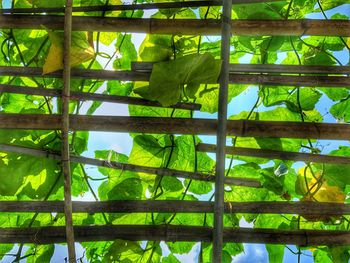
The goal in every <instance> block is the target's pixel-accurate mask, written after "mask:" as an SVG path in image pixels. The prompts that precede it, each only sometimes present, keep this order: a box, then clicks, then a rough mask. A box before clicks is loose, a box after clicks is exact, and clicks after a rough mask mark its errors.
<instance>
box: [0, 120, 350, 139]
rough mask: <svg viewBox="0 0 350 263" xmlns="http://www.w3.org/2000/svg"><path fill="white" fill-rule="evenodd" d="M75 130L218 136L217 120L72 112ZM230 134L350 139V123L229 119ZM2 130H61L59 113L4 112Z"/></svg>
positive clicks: (1, 122)
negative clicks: (87, 114)
mask: <svg viewBox="0 0 350 263" xmlns="http://www.w3.org/2000/svg"><path fill="white" fill-rule="evenodd" d="M70 121H71V125H70V128H71V130H73V131H105V132H128V133H129V132H135V133H156V134H201V135H215V134H216V129H217V121H216V120H213V119H190V118H154V117H115V116H83V115H71V116H70ZM227 125H228V126H227V127H228V128H227V135H229V136H239V137H270V138H304V139H306V138H313V139H325V140H348V139H349V137H350V125H349V124H333V123H314V122H288V121H284V122H283V121H252V120H229V121H228V123H227ZM0 129H27V130H57V129H60V116H59V115H54V114H52V115H42V114H0Z"/></svg>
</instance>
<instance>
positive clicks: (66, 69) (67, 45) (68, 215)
mask: <svg viewBox="0 0 350 263" xmlns="http://www.w3.org/2000/svg"><path fill="white" fill-rule="evenodd" d="M71 40H72V0H67V1H66V8H65V17H64V47H63V91H62V172H63V176H64V213H65V219H66V240H67V246H68V257H69V259H68V262H69V263H73V262H76V255H75V244H74V229H73V218H72V195H71V171H70V153H69V96H70V75H71V72H70V52H71Z"/></svg>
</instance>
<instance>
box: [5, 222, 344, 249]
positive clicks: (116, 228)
mask: <svg viewBox="0 0 350 263" xmlns="http://www.w3.org/2000/svg"><path fill="white" fill-rule="evenodd" d="M212 231H213V230H212V228H211V227H202V226H176V225H158V226H154V225H147V226H145V225H105V226H98V225H94V226H74V237H75V240H76V241H77V242H87V241H113V240H115V239H125V240H135V241H141V240H151V241H167V242H176V241H178V242H181V241H190V242H210V241H212ZM223 239H224V242H234V243H264V244H291V245H299V246H318V245H349V244H350V231H327V230H276V229H256V228H255V229H252V228H225V229H224V236H223ZM64 242H65V227H64V226H56V227H53V226H48V227H33V228H24V227H23V228H0V243H35V244H52V243H64Z"/></svg>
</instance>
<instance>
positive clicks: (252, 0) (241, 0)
mask: <svg viewBox="0 0 350 263" xmlns="http://www.w3.org/2000/svg"><path fill="white" fill-rule="evenodd" d="M281 1H282V0H232V4H256V3H266V2H281ZM221 4H222V3H221V1H215V0H212V1H186V2H163V3H162V2H161V3H143V4H123V5H99V6H76V7H73V10H72V11H73V12H98V11H102V12H108V11H126V10H149V9H163V8H187V7H201V6H221ZM63 12H64V8H61V7H51V8H49V7H47V8H6V9H0V14H31V13H35V14H38V13H46V14H48V13H63Z"/></svg>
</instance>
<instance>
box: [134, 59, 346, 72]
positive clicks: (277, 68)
mask: <svg viewBox="0 0 350 263" xmlns="http://www.w3.org/2000/svg"><path fill="white" fill-rule="evenodd" d="M153 64H154V63H153V62H132V63H131V68H132V70H133V71H143V72H151V71H152V68H153ZM230 73H274V74H327V75H334V74H340V75H345V74H350V66H315V65H308V66H304V65H303V66H299V65H277V64H230Z"/></svg>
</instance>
